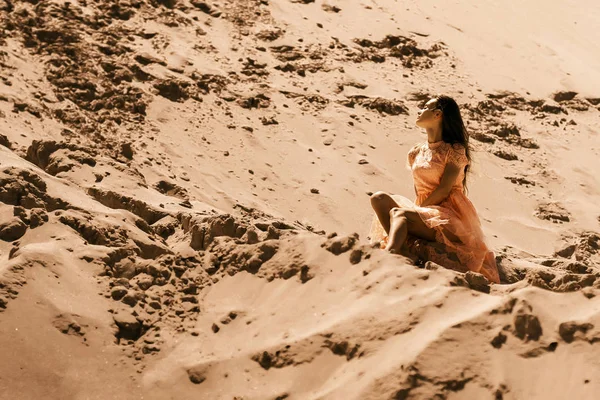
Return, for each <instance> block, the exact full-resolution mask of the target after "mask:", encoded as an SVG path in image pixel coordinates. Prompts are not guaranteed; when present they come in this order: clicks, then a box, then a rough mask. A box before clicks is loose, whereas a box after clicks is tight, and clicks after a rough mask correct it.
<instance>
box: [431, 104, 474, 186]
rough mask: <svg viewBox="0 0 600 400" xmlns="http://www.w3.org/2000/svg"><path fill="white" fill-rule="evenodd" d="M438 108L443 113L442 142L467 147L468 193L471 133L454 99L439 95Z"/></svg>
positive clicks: (465, 183)
mask: <svg viewBox="0 0 600 400" xmlns="http://www.w3.org/2000/svg"><path fill="white" fill-rule="evenodd" d="M435 98H436V99H437V107H436V108H438V109H439V110H441V111H442V140H443V141H444V142H446V143H450V144H455V143H460V144H462V145H463V146H464V147H465V150H466V156H467V160H469V163H468V164H467V165H466V166H465V177H464V178H463V188H464V192H465V193H466V192H467V173H468V172H469V170H470V169H471V149H469V133H468V132H467V128H466V127H465V124H464V122H463V119H462V117H461V115H460V110H459V108H458V104H456V101H454V99H453V98H452V97H449V96H446V95H439V96H436V97H435Z"/></svg>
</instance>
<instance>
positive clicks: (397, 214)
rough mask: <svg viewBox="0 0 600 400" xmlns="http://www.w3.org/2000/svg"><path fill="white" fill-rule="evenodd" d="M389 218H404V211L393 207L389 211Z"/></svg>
mask: <svg viewBox="0 0 600 400" xmlns="http://www.w3.org/2000/svg"><path fill="white" fill-rule="evenodd" d="M390 218H406V210H404V209H402V208H399V207H394V208H392V209H391V210H390Z"/></svg>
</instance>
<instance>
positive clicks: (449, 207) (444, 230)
mask: <svg viewBox="0 0 600 400" xmlns="http://www.w3.org/2000/svg"><path fill="white" fill-rule="evenodd" d="M447 164H454V165H457V166H459V167H460V170H461V172H460V174H459V176H458V177H457V178H456V182H455V184H454V186H453V187H452V190H451V192H450V194H449V195H448V197H447V198H446V199H444V200H443V201H442V202H441V203H439V204H438V205H435V206H434V205H432V206H428V207H420V204H421V203H422V202H423V201H425V199H426V198H427V197H428V196H429V195H430V194H431V192H433V191H434V190H435V189H436V188H437V187H438V185H439V184H440V180H441V177H442V174H443V172H444V169H445V167H446V165H447ZM467 164H468V159H467V157H466V154H465V148H464V146H462V145H461V144H453V145H451V144H449V143H446V142H444V141H439V142H435V143H429V142H426V143H422V144H418V145H416V146H415V147H413V148H412V149H411V150H410V151H409V153H408V167H409V168H410V169H411V170H412V173H413V179H414V183H415V188H416V190H417V198H416V200H415V202H414V203H413V202H411V201H410V200H408V199H407V198H405V197H403V196H400V195H392V197H393V198H394V200H395V201H396V202H397V203H398V205H399V206H400V207H404V208H408V209H411V210H414V211H416V212H417V213H418V214H419V216H420V217H421V219H422V220H423V222H424V223H425V225H427V226H428V227H429V228H432V229H434V230H435V240H436V241H435V242H429V241H426V240H424V239H419V238H416V237H412V236H410V235H409V238H408V239H407V244H408V247H409V249H410V251H411V252H412V253H414V254H415V255H417V256H418V257H419V258H420V259H422V260H424V261H433V262H435V263H437V264H439V265H441V266H443V267H446V268H449V269H453V270H456V271H460V272H467V271H474V272H479V273H481V274H483V275H484V276H485V277H486V278H487V279H488V280H489V281H490V282H495V283H499V282H500V278H499V276H498V268H497V267H496V260H495V257H494V253H493V252H492V251H490V250H489V249H488V247H487V246H486V244H485V240H484V235H483V231H482V229H481V222H480V221H479V217H478V216H477V211H476V210H475V207H474V206H473V203H471V201H470V200H469V199H468V198H467V196H466V195H465V194H464V192H463V184H462V181H463V178H464V168H465V166H466V165H467ZM451 238H452V239H454V241H453V240H452V239H451ZM457 238H458V240H456V239H457ZM370 239H371V242H377V241H379V242H381V247H382V248H384V247H385V245H386V244H387V235H386V232H385V231H384V229H383V227H382V226H381V224H380V223H379V219H378V218H377V216H375V217H374V219H373V223H372V224H371V232H370Z"/></svg>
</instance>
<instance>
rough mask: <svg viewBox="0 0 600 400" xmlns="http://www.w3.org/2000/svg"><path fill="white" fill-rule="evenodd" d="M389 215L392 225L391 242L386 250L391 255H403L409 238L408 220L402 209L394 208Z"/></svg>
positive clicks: (390, 231)
mask: <svg viewBox="0 0 600 400" xmlns="http://www.w3.org/2000/svg"><path fill="white" fill-rule="evenodd" d="M389 215H390V220H391V224H390V230H389V232H388V234H389V241H388V244H387V247H386V248H385V249H386V250H387V251H389V252H390V253H395V254H402V253H404V252H403V250H405V249H404V247H405V246H404V244H405V242H406V237H407V236H408V219H407V218H406V216H405V213H404V211H403V210H402V209H400V208H392V209H391V210H390V213H389Z"/></svg>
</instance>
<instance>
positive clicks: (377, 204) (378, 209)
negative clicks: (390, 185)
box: [371, 192, 400, 235]
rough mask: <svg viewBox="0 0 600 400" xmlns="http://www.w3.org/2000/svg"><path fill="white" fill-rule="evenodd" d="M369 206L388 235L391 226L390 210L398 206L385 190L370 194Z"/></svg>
mask: <svg viewBox="0 0 600 400" xmlns="http://www.w3.org/2000/svg"><path fill="white" fill-rule="evenodd" d="M371 206H372V207H373V210H374V211H375V214H377V218H378V219H379V222H380V223H381V226H382V227H383V229H384V230H385V232H386V233H387V234H388V235H389V233H390V227H391V216H390V211H391V210H392V209H393V208H398V207H400V206H399V205H398V203H396V202H395V201H394V199H393V198H392V196H390V195H389V194H387V193H385V192H376V193H374V194H373V195H372V196H371Z"/></svg>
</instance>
